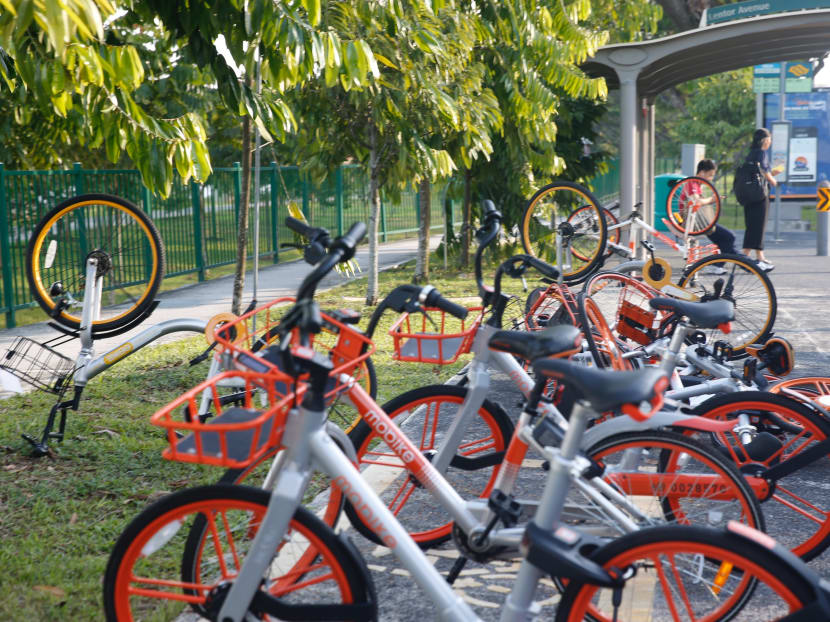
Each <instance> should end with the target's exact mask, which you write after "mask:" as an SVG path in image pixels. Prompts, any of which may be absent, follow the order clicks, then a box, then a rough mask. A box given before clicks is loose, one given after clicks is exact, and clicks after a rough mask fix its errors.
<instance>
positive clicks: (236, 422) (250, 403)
mask: <svg viewBox="0 0 830 622" xmlns="http://www.w3.org/2000/svg"><path fill="white" fill-rule="evenodd" d="M228 381H231V382H233V384H234V385H235V386H236V387H238V390H239V395H240V396H241V397H240V399H241V400H242V404H241V405H239V404H233V405H231V404H227V405H223V404H222V399H221V397H222V394H223V393H222V388H221V385H222V383H226V382H228ZM293 383H294V381H293V379H292V378H291V377H289V376H287V375H286V374H283V373H281V372H279V371H275V372H272V373H268V374H257V373H252V372H244V371H226V372H222V373H221V374H217V375H216V376H213V377H212V378H209V379H207V380H205V381H204V382H202V383H201V384H199V385H198V386H196V387H194V388H192V389H190V391H188V392H187V393H185V394H184V395H182V396H180V397H178V398H177V399H175V400H173V401H172V402H170V403H169V404H168V405H167V406H165V407H164V408H162V409H161V410H159V411H158V412H156V413H155V414H154V415H153V416H152V417H151V419H150V422H151V423H152V424H153V425H157V426H159V427H162V428H165V430H166V431H167V440H168V442H169V443H170V446H169V447H168V448H167V449H166V450H165V451H164V453H163V455H164V457H165V458H167V459H168V460H175V461H178V462H198V463H200V464H212V465H215V466H221V467H225V468H242V467H246V466H248V465H249V464H251V463H252V462H254V461H256V460H258V459H259V458H260V457H262V456H263V455H264V454H265V453H266V452H267V451H269V450H270V449H271V448H272V447H276V446H279V443H280V440H281V438H282V433H283V429H284V427H285V417H286V415H287V414H288V410H289V408H290V407H291V405H292V404H293V403H294V399H295V397H296V395H295V393H294V392H293V391H292V389H293ZM205 391H207V392H209V395H210V396H211V401H212V414H213V415H214V416H212V417H211V418H209V419H207V420H205V421H202V420H201V419H200V417H199V406H200V403H201V399H202V394H203V392H205ZM224 392H225V393H226V392H227V389H224ZM302 392H304V387H301V388H300V390H299V393H302ZM187 415H189V416H187Z"/></svg>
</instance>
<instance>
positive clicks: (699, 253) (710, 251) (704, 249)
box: [686, 244, 720, 264]
mask: <svg viewBox="0 0 830 622" xmlns="http://www.w3.org/2000/svg"><path fill="white" fill-rule="evenodd" d="M719 253H720V249H719V248H718V245H717V244H700V245H697V246H692V247H691V248H689V256H688V257H687V258H686V263H687V264H691V263H694V262H696V261H698V260H700V259H703V258H704V257H708V256H709V255H717V254H719Z"/></svg>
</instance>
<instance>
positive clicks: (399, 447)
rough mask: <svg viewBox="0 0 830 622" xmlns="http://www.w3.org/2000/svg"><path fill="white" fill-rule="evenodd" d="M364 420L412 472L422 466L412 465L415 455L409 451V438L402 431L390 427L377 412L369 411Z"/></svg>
mask: <svg viewBox="0 0 830 622" xmlns="http://www.w3.org/2000/svg"><path fill="white" fill-rule="evenodd" d="M363 419H364V421H366V423H368V424H369V426H370V427H371V428H372V429H373V430H374V431H375V434H377V435H378V436H380V437H381V438H382V439H383V440H384V441H385V442H386V444H387V445H389V449H391V450H392V451H394V452H395V454H397V456H398V458H400V459H401V460H403V463H404V464H405V465H406V466H408V467H410V470H414V467H419V466H420V464H418V463H415V464H410V463H411V462H414V461H415V454H414V453H413V452H412V451H411V450H410V449H409V443H408V441H407V438H406V437H405V436H403V434H401V431H400V430H398V429H397V428H392V427H391V426H389V425H388V424H387V422H386V421H384V417H382V416H381V415H380V414H379V413H378V412H377V411H375V410H369V411H368V412H366V414H364V415H363Z"/></svg>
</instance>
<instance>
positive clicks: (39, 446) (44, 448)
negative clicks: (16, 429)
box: [20, 434, 51, 458]
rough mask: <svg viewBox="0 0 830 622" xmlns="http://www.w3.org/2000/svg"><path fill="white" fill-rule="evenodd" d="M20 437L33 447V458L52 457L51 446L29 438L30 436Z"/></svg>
mask: <svg viewBox="0 0 830 622" xmlns="http://www.w3.org/2000/svg"><path fill="white" fill-rule="evenodd" d="M20 436H21V437H22V438H23V440H25V441H26V442H28V443H29V444H30V445H31V446H32V456H33V457H35V458H42V457H43V456H49V455H51V451H50V450H49V446H48V445H47V444H46V443H41V442H40V441H39V440H37V439H36V438H34V437H33V436H29V435H28V434H21V435H20Z"/></svg>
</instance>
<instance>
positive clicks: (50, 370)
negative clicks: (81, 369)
mask: <svg viewBox="0 0 830 622" xmlns="http://www.w3.org/2000/svg"><path fill="white" fill-rule="evenodd" d="M0 368H2V369H5V370H6V371H7V372H9V373H10V374H13V375H14V376H17V377H18V378H20V379H21V380H23V381H25V382H28V383H29V384H31V385H33V386H35V387H37V388H38V389H41V390H43V391H46V392H48V393H54V394H55V395H60V394H61V393H63V392H64V391H65V390H66V387H67V386H68V385H69V381H70V380H71V379H72V374H73V372H74V371H75V363H74V361H72V359H69V358H67V357H65V356H64V355H63V354H61V353H60V352H57V351H56V350H54V349H52V348H50V347H49V346H47V345H44V344H42V343H38V342H37V341H34V340H32V339H29V338H28V337H17V338H16V339H15V340H14V341H13V342H12V345H11V346H10V347H9V349H8V350H6V352H5V353H4V354H3V357H2V359H0Z"/></svg>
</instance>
